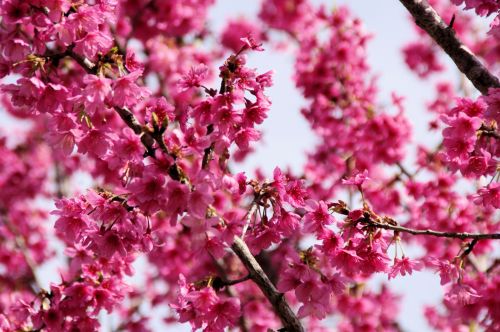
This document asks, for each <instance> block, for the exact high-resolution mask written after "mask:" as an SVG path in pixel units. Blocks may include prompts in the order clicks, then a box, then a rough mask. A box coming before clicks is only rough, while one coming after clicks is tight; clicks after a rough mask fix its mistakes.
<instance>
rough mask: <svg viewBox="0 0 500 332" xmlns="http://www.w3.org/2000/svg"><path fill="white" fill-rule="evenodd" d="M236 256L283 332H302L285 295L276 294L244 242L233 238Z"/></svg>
mask: <svg viewBox="0 0 500 332" xmlns="http://www.w3.org/2000/svg"><path fill="white" fill-rule="evenodd" d="M231 248H232V249H233V251H234V252H235V253H236V255H237V256H238V257H239V258H240V260H241V261H242V262H243V264H244V265H245V267H246V269H247V270H248V273H249V274H250V278H251V279H252V280H253V281H254V282H255V283H256V284H257V286H259V288H260V289H261V290H262V292H263V293H264V295H265V296H266V297H267V299H268V300H269V302H271V305H272V306H273V308H274V311H275V312H276V314H277V315H278V316H279V318H280V319H281V322H282V323H283V326H284V328H285V331H287V332H302V331H304V328H303V327H302V324H301V323H300V320H299V319H298V318H297V316H296V315H295V313H294V312H293V311H292V309H291V308H290V306H289V305H288V303H287V302H286V299H285V295H284V294H283V293H280V292H278V290H277V289H276V287H274V285H273V284H272V282H271V280H269V278H268V277H267V275H266V274H265V273H264V271H263V270H262V268H261V267H260V265H259V263H258V262H257V260H256V259H255V257H254V256H253V255H252V253H251V252H250V250H249V249H248V247H247V245H246V244H245V242H244V241H243V240H242V239H241V238H239V237H237V236H236V237H235V238H234V243H233V245H232V246H231Z"/></svg>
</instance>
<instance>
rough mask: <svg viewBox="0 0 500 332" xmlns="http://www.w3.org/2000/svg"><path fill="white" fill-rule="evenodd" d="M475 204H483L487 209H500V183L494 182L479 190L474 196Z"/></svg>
mask: <svg viewBox="0 0 500 332" xmlns="http://www.w3.org/2000/svg"><path fill="white" fill-rule="evenodd" d="M473 198H474V203H476V204H482V205H483V206H485V207H488V206H491V207H493V208H495V209H500V182H493V183H491V184H489V185H487V186H486V187H483V188H481V189H479V191H478V192H477V194H475V195H474V196H473Z"/></svg>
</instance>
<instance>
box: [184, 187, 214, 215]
mask: <svg viewBox="0 0 500 332" xmlns="http://www.w3.org/2000/svg"><path fill="white" fill-rule="evenodd" d="M213 201H214V198H213V196H212V195H211V191H210V187H209V186H208V185H207V184H201V185H197V186H196V189H195V190H193V191H191V193H190V194H189V199H188V211H189V213H190V214H192V215H193V216H195V217H198V218H205V216H206V214H207V208H208V205H209V204H212V202H213Z"/></svg>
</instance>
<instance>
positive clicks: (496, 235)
mask: <svg viewBox="0 0 500 332" xmlns="http://www.w3.org/2000/svg"><path fill="white" fill-rule="evenodd" d="M367 224H368V225H370V226H373V227H376V228H383V229H390V230H393V231H398V232H402V233H409V234H413V235H430V236H436V237H447V238H452V239H461V240H466V239H473V240H488V239H489V240H498V239H500V233H485V234H482V233H455V232H439V231H433V230H430V229H423V230H420V229H412V228H406V227H403V226H396V225H390V224H382V223H379V222H374V221H372V220H369V221H368V222H367ZM474 244H475V243H474Z"/></svg>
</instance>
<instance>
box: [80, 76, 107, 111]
mask: <svg viewBox="0 0 500 332" xmlns="http://www.w3.org/2000/svg"><path fill="white" fill-rule="evenodd" d="M83 82H84V83H85V89H84V90H83V92H82V99H83V103H84V105H85V112H86V113H87V114H89V115H91V116H92V115H93V114H94V113H96V112H97V111H99V110H103V108H105V106H104V101H105V100H106V98H107V97H108V96H109V95H110V94H111V80H110V79H108V78H105V77H103V76H96V75H86V76H85V77H84V78H83Z"/></svg>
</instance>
